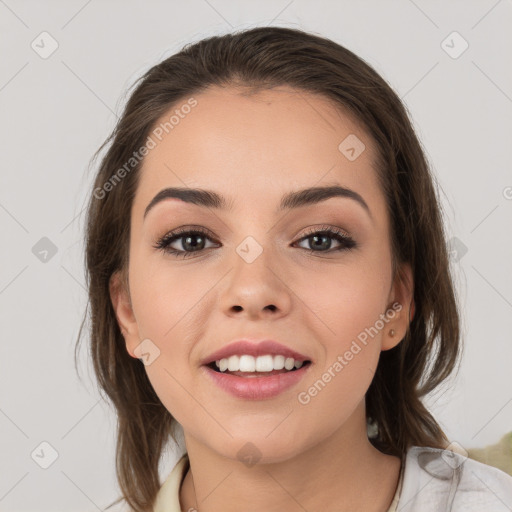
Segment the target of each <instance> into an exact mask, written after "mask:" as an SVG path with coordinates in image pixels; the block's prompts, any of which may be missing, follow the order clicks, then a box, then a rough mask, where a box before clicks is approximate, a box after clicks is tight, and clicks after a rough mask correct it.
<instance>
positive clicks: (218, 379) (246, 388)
mask: <svg viewBox="0 0 512 512" xmlns="http://www.w3.org/2000/svg"><path fill="white" fill-rule="evenodd" d="M311 364H312V363H309V364H307V365H305V366H302V367H301V368H299V369H298V370H295V371H293V372H287V373H280V374H277V375H270V376H268V377H237V376H236V375H230V374H226V373H221V372H216V371H215V370H212V369H211V368H210V367H208V366H201V368H202V370H203V371H205V372H206V374H207V375H208V377H209V378H210V379H212V380H213V382H215V384H217V385H218V386H219V387H220V388H221V389H223V390H224V391H227V392H228V393H231V394H232V395H234V396H236V397H237V398H243V399H245V400H264V399H266V398H272V397H275V396H277V395H279V394H280V393H283V392H284V391H286V390H287V389H290V388H291V387H292V386H294V385H295V384H297V383H298V382H299V381H300V380H301V379H302V378H303V377H304V375H305V374H306V373H307V372H308V370H309V368H310V366H311Z"/></svg>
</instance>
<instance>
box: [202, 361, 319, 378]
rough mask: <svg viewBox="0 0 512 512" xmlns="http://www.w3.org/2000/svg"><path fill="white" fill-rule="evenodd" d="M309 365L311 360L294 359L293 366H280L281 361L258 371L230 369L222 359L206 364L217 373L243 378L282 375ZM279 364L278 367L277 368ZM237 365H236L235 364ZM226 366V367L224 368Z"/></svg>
mask: <svg viewBox="0 0 512 512" xmlns="http://www.w3.org/2000/svg"><path fill="white" fill-rule="evenodd" d="M309 365H311V361H309V360H306V361H294V362H293V366H292V365H291V364H290V363H288V364H287V366H286V367H283V368H279V366H281V365H280V364H279V363H278V364H277V365H272V369H270V364H269V365H268V366H267V368H268V369H265V371H257V370H256V369H254V370H252V369H243V370H242V369H240V368H239V369H238V370H229V369H228V368H225V366H226V363H224V364H223V363H222V361H212V362H211V363H209V364H206V365H204V366H206V367H207V368H209V369H210V370H213V371H214V372H216V373H220V374H223V375H234V376H236V377H242V378H251V377H260V378H262V377H271V376H272V375H281V374H286V373H293V372H296V371H298V370H299V369H300V368H306V367H308V366H309ZM276 366H277V369H276ZM235 367H236V365H235ZM224 368H225V369H224Z"/></svg>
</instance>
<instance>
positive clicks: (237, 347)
mask: <svg viewBox="0 0 512 512" xmlns="http://www.w3.org/2000/svg"><path fill="white" fill-rule="evenodd" d="M242 354H247V355H250V356H253V357H258V356H264V355H267V354H270V355H282V356H285V357H293V359H295V360H296V361H310V360H311V359H310V358H309V357H308V356H305V355H304V354H301V353H300V352H297V351H296V350H293V349H291V348H289V347H287V346H286V345H282V344H281V343H278V342H277V341H274V340H261V341H249V340H238V341H233V342H232V343H229V344H228V345H226V346H224V347H222V348H220V349H219V350H216V351H215V352H213V353H212V354H210V355H209V356H207V357H206V358H204V359H203V360H202V361H201V364H202V365H207V364H210V363H212V362H214V361H219V360H220V359H224V358H227V357H230V356H233V355H242Z"/></svg>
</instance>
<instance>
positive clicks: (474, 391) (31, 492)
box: [0, 0, 512, 512]
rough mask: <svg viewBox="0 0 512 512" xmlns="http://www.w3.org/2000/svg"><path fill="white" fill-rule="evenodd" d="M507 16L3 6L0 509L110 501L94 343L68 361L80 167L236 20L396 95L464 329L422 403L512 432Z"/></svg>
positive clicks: (417, 8) (109, 446)
mask: <svg viewBox="0 0 512 512" xmlns="http://www.w3.org/2000/svg"><path fill="white" fill-rule="evenodd" d="M511 22H512V3H511V1H510V0H501V1H496V0H481V1H464V2H462V1H450V2H447V1H425V0H422V1H420V0H415V1H414V2H413V1H412V0H400V1H376V0H375V1H371V2H370V1H359V2H356V1H351V2H349V1H334V0H333V1H328V0H323V1H319V0H316V1H314V2H313V1H310V2H307V1H304V0H291V1H290V0H282V1H281V0H279V1H276V0H274V1H272V2H271V1H268V0H267V1H258V2H247V1H245V2H234V1H229V0H194V1H190V2H177V1H166V2H164V1H146V2H142V1H99V0H89V1H86V0H79V1H67V2H64V1H61V2H57V1H46V2H42V1H39V2H36V1H20V0H19V1H15V0H0V43H1V48H2V53H1V55H2V61H1V66H0V106H1V128H0V129H1V133H0V138H1V140H2V143H3V146H2V152H1V155H2V162H1V172H0V228H1V238H2V251H1V261H0V315H1V317H0V328H1V339H2V357H1V358H0V376H1V388H0V393H1V394H0V429H1V435H0V450H1V453H0V471H1V478H0V510H2V511H7V510H9V511H12V512H18V511H20V512H21V511H33V510H37V511H52V512H56V511H64V510H65V511H75V510H76V511H78V510H80V511H85V510H87V511H89V510H90V511H95V510H101V509H103V508H104V507H105V506H106V505H107V504H109V503H110V502H111V501H113V500H114V499H115V498H116V497H117V488H116V485H117V483H116V480H115V474H114V427H115V416H114V415H113V412H112V410H111V409H110V408H109V406H108V405H107V404H105V403H104V402H102V400H101V398H100V395H99V393H98V390H97V387H96V384H95V381H94V378H93V373H92V367H91V366H90V364H89V362H88V359H87V350H85V349H82V350H81V352H80V355H81V359H80V360H81V367H80V368H81V375H82V381H80V380H79V379H78V377H77V375H76V372H75V368H74V364H73V350H74V345H75V340H76V337H77V334H78V328H79V325H80V321H81V319H82V315H83V312H84V309H85V305H86V291H85V289H84V274H83V256H82V251H83V243H82V236H83V231H82V229H83V213H82V210H83V208H84V206H85V199H86V193H87V192H88V191H89V185H90V183H91V180H92V175H93V171H94V169H93V170H92V171H90V172H88V171H87V167H88V163H89V160H90V158H91V156H92V154H93V153H94V151H95V150H96V149H97V148H98V147H99V145H100V144H101V142H102V141H103V140H104V139H105V138H106V136H107V135H108V134H109V132H110V130H111V129H112V128H113V126H114V122H115V119H116V113H120V109H121V107H122V105H123V103H124V101H125V95H124V93H125V91H126V89H127V87H128V86H129V85H131V84H132V83H133V81H134V79H135V78H136V77H138V76H139V75H140V74H141V73H142V72H144V71H145V70H147V69H148V68H149V67H150V66H152V65H154V64H156V63H157V62H158V61H160V60H161V59H162V58H164V57H166V56H168V55H170V54H172V53H174V52H176V51H178V50H179V49H180V48H181V47H182V46H183V45H184V44H186V43H188V42H191V41H197V40H199V39H201V38H203V37H205V36H207V35H212V34H218V33H225V32H228V31H230V30H232V29H234V28H236V29H239V28H244V27H253V26H260V25H282V26H291V27H299V28H303V29H305V30H309V31H313V32H317V33H319V34H321V35H324V36H327V37H330V38H332V39H334V40H335V41H337V42H339V43H341V44H343V45H346V46H347V47H348V48H349V49H351V50H353V51H354V52H355V53H357V54H358V55H360V56H361V57H363V58H364V59H365V60H367V61H368V62H369V63H370V64H371V65H373V66H374V67H375V68H376V69H377V71H379V72H380V73H381V74H382V75H383V76H384V78H386V79H387V80H388V82H389V83H390V84H391V85H392V86H393V87H394V89H395V90H396V91H397V92H398V94H399V95H400V96H401V97H402V99H403V100H404V102H405V103H406V105H407V107H408V109H409V110H410V113H411V115H412V117H413V120H414V123H415V126H416V127H417V130H418V134H419V136H420V138H421V140H422V142H423V144H424V146H425V148H426V151H427V154H428V156H429V159H430V161H431V163H432V165H433V168H434V170H435V173H436V175H437V176H438V180H439V184H440V186H441V187H442V191H443V196H442V201H443V204H444V207H445V210H446V223H447V229H448V232H449V237H450V238H451V239H452V242H451V243H452V245H453V248H454V252H453V260H452V261H453V268H454V272H455V276H456V280H457V286H458V291H459V296H460V301H461V305H462V308H463V315H464V333H465V337H466V348H465V354H464V359H463V364H462V367H461V370H460V373H459V375H458V378H457V379H455V380H453V381H451V382H450V383H448V384H447V385H446V386H444V387H443V388H440V389H439V390H438V391H437V392H436V393H435V394H434V395H433V396H431V397H429V400H428V403H430V404H431V407H432V409H433V412H434V413H435V414H436V415H437V418H438V420H439V421H440V422H441V424H442V426H443V427H444V428H445V429H446V432H447V434H448V435H449V437H450V439H451V440H453V441H456V442H458V443H460V444H461V445H462V446H463V447H466V448H468V447H482V446H485V445H487V444H493V443H495V442H497V441H498V440H499V438H500V437H501V436H502V435H503V434H504V433H506V432H509V431H511V430H512V376H511V372H510V361H511V360H512V339H511V335H510V332H511V328H512V314H511V312H512V272H511V264H510V262H511V261H512V239H511V231H512V230H511V220H512V200H511V199H512V173H511V167H510V164H511V152H510V144H511V140H512V123H511V113H512V71H511V67H510V62H511V55H512V31H511V30H510V27H511ZM43 31H46V32H48V33H49V34H50V36H46V35H43V36H41V35H40V34H41V33H42V32H43ZM454 31H456V32H458V33H459V34H460V36H461V37H459V36H457V35H455V36H454V35H453V34H452V33H453V32H454ZM53 40H54V41H56V43H53V42H52V41H53ZM443 41H445V42H444V43H443ZM464 41H467V43H468V44H469V47H468V48H467V50H466V51H464V52H463V53H461V54H460V55H459V53H460V52H461V51H462V50H463V49H464ZM52 44H58V48H57V49H56V51H55V52H54V53H53V54H51V55H49V56H47V55H44V52H49V51H50V50H51V45H52ZM31 45H33V46H35V48H34V49H33V47H32V46H31ZM42 53H43V56H45V57H46V58H42V57H43V56H41V54H42ZM450 54H451V55H450ZM455 57H456V58H455ZM43 237H47V238H48V239H49V240H50V241H51V244H53V245H54V246H55V249H56V250H57V252H56V253H55V254H52V252H51V250H50V251H49V252H48V253H47V254H46V253H44V250H48V248H49V242H48V240H43V241H41V239H42V238H43ZM84 348H85V345H84ZM41 443H49V445H51V446H48V445H46V444H43V445H41ZM52 454H54V455H57V458H56V460H55V461H54V462H53V463H51V462H52ZM176 457H177V454H174V453H172V452H169V453H168V454H167V457H166V458H165V459H164V460H163V462H162V467H161V469H162V472H163V474H164V475H165V476H166V475H167V473H168V471H170V469H172V466H173V464H174V462H175V460H176ZM50 463H51V464H50ZM48 464H50V465H49V467H48V468H47V469H43V468H42V467H41V465H48ZM117 510H120V509H119V508H118V509H117Z"/></svg>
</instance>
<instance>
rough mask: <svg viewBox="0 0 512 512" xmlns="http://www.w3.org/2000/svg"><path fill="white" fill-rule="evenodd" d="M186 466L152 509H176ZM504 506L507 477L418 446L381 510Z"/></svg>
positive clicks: (509, 500)
mask: <svg viewBox="0 0 512 512" xmlns="http://www.w3.org/2000/svg"><path fill="white" fill-rule="evenodd" d="M188 468H189V461H188V455H187V454H186V453H185V454H184V455H183V456H182V457H181V459H180V460H179V461H178V462H177V463H176V465H175V467H174V469H173V470H172V471H171V473H170V474H169V476H168V477H167V479H166V481H165V482H164V484H163V485H162V487H161V488H160V491H159V492H158V495H157V499H156V503H155V507H154V509H153V510H154V512H181V508H180V502H179V490H180V486H181V483H182V481H183V478H184V477H185V474H186V472H187V470H188ZM510 511H512V476H510V475H508V474H507V473H505V472H503V471H501V470H499V469H497V468H494V467H492V466H488V465H487V464H482V463H481V462H477V461H476V460H473V459H466V458H465V457H464V456H462V455H460V454H458V453H454V452H450V451H447V450H442V449H440V448H426V447H420V446H413V447H412V448H410V449H409V450H408V452H407V457H406V459H405V464H404V466H403V468H402V472H401V474H400V478H399V482H398V486H397V490H396V493H395V496H394V498H393V502H392V503H391V506H390V507H389V509H388V510H387V512H510ZM199 512H200V511H199Z"/></svg>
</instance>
